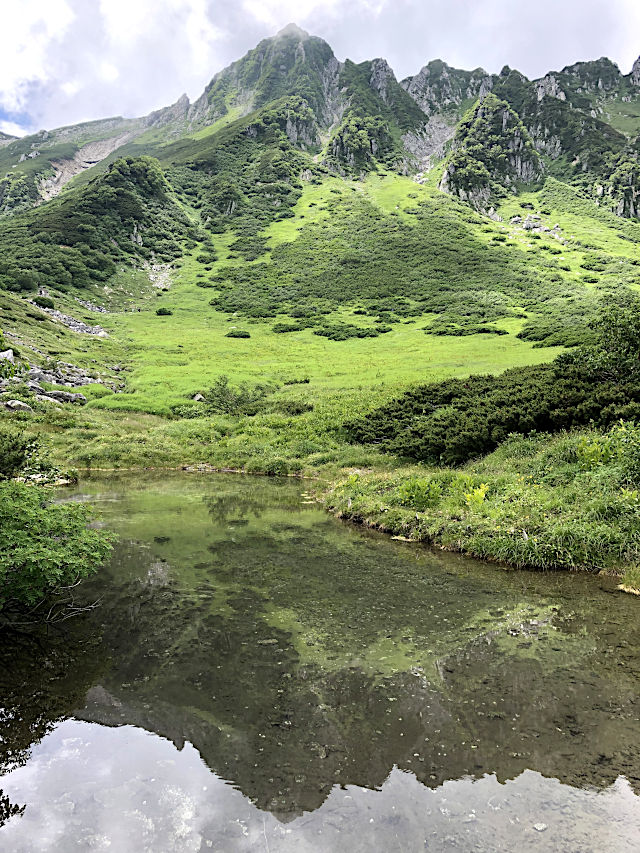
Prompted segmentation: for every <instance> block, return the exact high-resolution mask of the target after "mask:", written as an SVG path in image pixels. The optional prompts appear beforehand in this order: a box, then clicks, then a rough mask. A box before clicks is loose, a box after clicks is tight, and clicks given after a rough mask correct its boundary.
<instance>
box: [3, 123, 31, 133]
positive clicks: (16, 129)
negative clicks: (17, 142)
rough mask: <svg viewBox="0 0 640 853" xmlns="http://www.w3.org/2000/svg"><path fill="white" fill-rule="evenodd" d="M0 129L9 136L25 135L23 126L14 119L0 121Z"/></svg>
mask: <svg viewBox="0 0 640 853" xmlns="http://www.w3.org/2000/svg"><path fill="white" fill-rule="evenodd" d="M0 131H2V133H8V134H9V136H26V134H27V131H26V130H25V129H24V127H21V126H20V125H19V124H16V123H15V122H14V121H0Z"/></svg>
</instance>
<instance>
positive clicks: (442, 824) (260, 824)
mask: <svg viewBox="0 0 640 853" xmlns="http://www.w3.org/2000/svg"><path fill="white" fill-rule="evenodd" d="M0 785H1V786H2V788H3V789H4V791H5V793H6V794H8V795H9V797H10V798H11V800H12V802H14V803H18V804H19V805H22V804H23V803H27V809H26V812H25V814H24V817H22V818H13V819H12V820H11V821H10V822H9V823H8V824H7V825H6V826H5V827H4V828H3V829H1V830H0V849H1V850H3V851H12V853H41V852H42V851H47V853H49V852H50V851H56V853H67V851H72V850H73V851H106V850H109V851H112V853H144V851H150V853H151V851H152V853H191V851H194V853H195V851H206V850H217V851H224V853H235V851H241V853H245V852H246V853H249V851H252V853H253V851H261V850H264V851H268V853H294V851H295V853H325V851H326V853H335V852H336V851H342V850H349V851H350V853H357V851H367V853H370V851H393V850H398V851H414V850H416V851H417V850H434V851H439V853H440V851H448V850H450V851H467V850H469V851H471V850H477V849H482V850H491V851H509V853H511V851H514V850H518V851H519V853H526V851H549V850H558V851H559V850H562V851H563V853H574V851H575V853H578V851H580V853H604V851H608V852H610V853H613V851H615V853H625V851H632V850H637V847H636V846H635V841H634V839H635V840H637V839H638V837H640V798H638V797H636V796H635V795H634V794H633V792H632V791H631V789H630V787H629V785H628V784H627V782H626V781H625V780H623V779H622V778H620V779H618V781H617V782H616V783H615V785H613V786H612V787H611V788H609V789H608V790H606V791H604V792H600V793H597V792H594V791H584V790H579V789H574V788H571V787H570V786H567V785H562V784H560V783H559V782H558V781H557V780H555V779H545V778H544V777H542V776H540V775H539V774H538V773H534V772H531V771H526V772H525V773H523V774H522V775H521V776H519V777H518V778H517V779H515V780H514V781H512V782H507V783H506V784H504V785H500V784H499V783H498V782H497V781H496V779H495V778H494V777H493V776H486V777H484V778H483V779H480V780H477V781H475V782H474V781H472V780H470V779H462V780H459V781H451V782H447V783H445V784H444V785H443V786H441V787H439V788H437V789H436V790H434V791H432V790H430V789H428V788H425V787H424V786H422V785H421V784H420V783H419V782H418V781H417V780H416V779H415V777H414V776H413V775H411V774H408V773H403V772H400V771H399V770H393V771H392V772H391V774H390V775H389V777H388V779H387V780H386V782H385V783H384V785H383V786H382V788H381V789H380V790H379V791H370V790H367V789H365V788H359V787H356V786H348V787H347V788H346V789H341V788H339V787H337V786H336V787H335V788H334V789H333V791H332V793H331V795H330V796H329V798H328V799H327V800H326V802H325V803H324V804H323V805H322V807H321V808H319V809H318V810H317V811H315V812H312V813H307V814H304V815H302V816H301V817H299V818H296V819H295V820H294V821H292V822H290V823H288V824H281V823H280V822H279V821H278V820H277V818H276V817H275V816H273V815H271V814H270V813H268V812H262V811H260V810H259V809H257V808H256V807H255V806H254V805H253V804H252V803H250V802H249V801H248V800H247V799H246V798H245V797H244V796H243V795H242V793H241V792H240V791H237V790H235V789H234V788H232V787H231V786H230V785H228V784H227V783H225V782H224V781H223V780H221V779H220V778H219V777H217V776H216V775H215V774H213V773H211V771H210V770H209V769H208V768H207V766H206V765H205V764H204V762H203V761H202V759H201V758H200V756H199V754H198V752H197V751H196V750H195V749H194V748H193V747H192V746H191V745H190V744H187V745H186V746H185V747H184V749H182V750H181V751H178V750H177V749H176V748H175V747H174V746H173V744H171V743H170V742H169V741H166V740H164V739H163V738H160V737H158V736H157V735H153V734H149V733H148V732H145V731H143V730H142V729H137V728H134V727H132V726H123V727H121V728H107V727H103V726H99V725H97V724H95V723H84V722H78V721H76V720H67V721H66V722H64V723H61V724H60V725H59V726H58V727H57V728H56V729H55V730H54V731H53V732H52V733H51V734H49V735H48V736H47V737H46V738H45V739H44V740H43V741H42V742H41V743H40V744H39V745H37V746H36V747H34V749H33V753H32V757H31V759H30V761H29V762H28V764H27V765H26V766H25V767H21V768H19V769H17V770H15V771H14V772H13V773H11V774H9V775H7V776H5V777H4V778H2V779H0Z"/></svg>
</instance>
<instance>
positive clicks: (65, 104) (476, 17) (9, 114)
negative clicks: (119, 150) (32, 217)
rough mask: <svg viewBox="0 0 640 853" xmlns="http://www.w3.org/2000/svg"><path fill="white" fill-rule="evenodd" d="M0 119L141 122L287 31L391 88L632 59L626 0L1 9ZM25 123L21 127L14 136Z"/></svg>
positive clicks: (47, 4) (165, 0)
mask: <svg viewBox="0 0 640 853" xmlns="http://www.w3.org/2000/svg"><path fill="white" fill-rule="evenodd" d="M3 6H4V7H6V8H3V19H2V20H3V28H2V36H0V117H1V116H3V114H4V118H5V119H6V120H9V121H14V123H15V122H16V120H17V121H19V115H18V114H20V113H28V115H29V116H30V117H31V120H30V123H31V124H32V126H33V128H34V129H36V128H39V127H56V126H60V125H63V124H70V123H74V122H78V121H84V120H87V119H92V118H101V117H104V116H108V115H117V114H120V115H127V116H133V115H144V114H146V113H148V112H150V111H151V110H154V109H158V108H159V107H162V106H166V105H167V104H169V103H171V102H173V101H174V100H176V99H177V98H178V97H179V95H180V94H182V92H185V91H186V92H187V94H188V95H189V96H190V97H191V98H195V97H197V96H198V95H199V94H200V93H201V91H202V89H203V88H204V86H205V85H206V83H207V82H208V81H209V80H210V78H211V77H212V76H213V75H214V74H215V73H216V72H217V71H219V70H220V69H221V68H222V67H224V66H225V65H227V64H228V63H229V62H231V61H233V60H234V59H237V58H239V57H240V56H241V55H242V54H243V53H245V52H246V51H247V50H249V49H250V48H251V47H254V46H255V44H256V43H257V42H258V41H259V40H260V39H261V38H265V37H266V36H269V35H272V34H273V33H274V32H275V31H276V30H278V29H280V28H281V27H282V26H284V25H285V24H287V23H290V22H292V21H295V22H296V23H298V24H300V25H301V26H303V27H304V28H305V29H307V30H309V32H311V33H313V34H316V35H319V36H322V37H323V38H325V39H326V40H327V41H328V42H329V43H330V44H331V45H332V47H333V48H334V50H335V52H336V55H337V56H338V58H340V59H344V58H346V57H347V56H348V57H350V58H351V59H354V60H356V61H362V60H364V59H370V58H372V57H375V56H383V57H385V58H386V59H387V60H388V61H389V63H390V64H391V66H392V67H393V68H394V70H395V71H396V73H397V75H398V76H399V77H403V76H406V75H408V74H413V73H416V72H417V71H418V70H419V68H420V67H421V66H422V65H424V64H425V63H426V62H427V61H428V60H429V59H433V58H435V57H440V58H443V59H445V60H447V61H448V62H451V63H452V64H457V65H458V66H460V67H466V68H471V67H475V66H477V65H484V66H485V67H486V68H487V70H489V71H498V70H499V69H500V68H501V67H502V65H504V64H505V63H508V64H510V65H512V66H514V67H517V68H519V69H520V70H522V71H523V72H524V73H525V74H527V75H529V76H540V75H542V74H543V73H545V72H546V71H547V70H550V69H555V68H559V67H562V66H563V65H566V64H569V63H571V62H575V61H577V60H579V59H594V58H597V57H599V56H601V55H608V56H610V57H611V58H612V59H614V60H615V61H617V62H618V63H619V64H620V66H621V68H622V70H623V72H628V71H629V69H630V68H631V64H632V62H633V60H634V59H635V58H636V56H637V55H638V52H639V51H640V42H639V41H638V33H640V2H638V0H586V1H585V0H565V2H564V3H558V2H557V0H538V2H537V4H535V5H533V6H532V5H530V4H529V5H528V4H524V3H510V4H507V3H505V2H504V0H483V2H482V3H478V2H477V0H93V2H91V0H13V3H12V4H10V3H9V2H8V1H7V2H6V3H5V4H3ZM26 121H27V120H26V119H25V123H26Z"/></svg>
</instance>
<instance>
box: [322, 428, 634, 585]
mask: <svg viewBox="0 0 640 853" xmlns="http://www.w3.org/2000/svg"><path fill="white" fill-rule="evenodd" d="M639 441H640V436H639V435H638V432H637V427H634V426H632V425H619V426H617V427H614V428H613V429H612V430H611V431H610V432H609V434H608V435H607V436H604V437H603V435H602V433H598V432H595V431H583V432H578V433H573V434H561V435H557V436H553V437H551V436H547V435H532V436H528V437H527V436H513V437H511V438H510V439H508V440H507V441H505V442H504V443H503V444H502V445H501V446H500V447H499V448H498V449H497V450H496V451H495V452H494V453H492V454H489V455H488V456H487V457H485V458H484V459H480V460H477V461H474V462H471V463H469V464H468V465H466V466H465V467H464V468H462V469H458V470H456V471H452V470H450V469H449V470H448V469H436V468H431V469H429V468H425V467H423V466H414V467H411V468H401V469H396V470H394V471H392V472H387V473H384V474H380V473H352V474H351V475H350V476H349V477H348V478H347V479H346V480H344V481H343V482H341V483H339V484H338V485H337V486H334V487H333V488H332V489H331V490H330V491H329V492H328V493H327V494H326V495H325V503H326V505H327V507H328V508H329V509H331V510H332V511H333V512H335V513H336V514H338V515H340V516H341V517H343V518H347V519H351V520H354V521H358V522H360V523H364V524H366V525H368V526H372V527H376V528H379V529H382V530H384V531H387V532H389V533H392V534H395V535H399V536H403V537H405V538H407V539H411V540H415V541H425V542H429V543H433V544H435V545H438V546H440V547H442V548H444V549H446V550H451V551H459V552H462V553H466V554H470V555H473V556H475V557H479V558H481V559H485V560H491V561H495V562H500V563H504V564H506V565H510V566H515V567H519V568H529V569H531V568H532V569H541V570H549V569H569V570H586V571H592V572H605V573H612V574H619V575H621V574H623V572H624V571H625V568H627V571H628V576H627V578H626V580H627V582H628V583H629V585H633V584H634V583H635V582H636V581H637V580H638V571H637V568H635V567H637V564H638V558H639V557H640V493H639V492H638V491H637V489H635V488H634V487H633V485H630V483H632V482H634V480H635V477H636V476H637V472H636V471H635V469H633V470H631V469H630V467H629V465H630V463H629V459H628V457H627V455H626V454H629V451H630V448H631V447H633V452H634V453H635V448H636V446H637V445H638V442H639ZM605 446H606V450H607V453H602V450H603V448H604V447H605ZM611 448H613V449H612V450H611ZM633 464H635V463H633ZM629 567H630V568H629Z"/></svg>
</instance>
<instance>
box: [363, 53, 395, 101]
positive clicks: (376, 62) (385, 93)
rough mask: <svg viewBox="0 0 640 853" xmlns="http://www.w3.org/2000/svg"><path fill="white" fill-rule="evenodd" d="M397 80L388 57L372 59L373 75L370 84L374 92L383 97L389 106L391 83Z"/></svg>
mask: <svg viewBox="0 0 640 853" xmlns="http://www.w3.org/2000/svg"><path fill="white" fill-rule="evenodd" d="M391 81H393V82H394V83H395V82H397V81H396V77H395V74H394V73H393V71H392V70H391V67H390V65H389V63H388V62H387V60H386V59H373V60H372V61H371V76H370V78H369V85H370V86H371V88H372V89H373V91H374V92H377V94H378V95H379V96H380V97H381V99H382V100H383V101H384V103H385V104H387V106H388V105H389V83H390V82H391Z"/></svg>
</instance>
